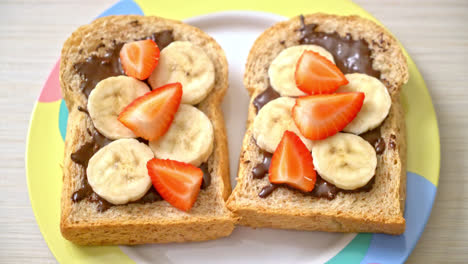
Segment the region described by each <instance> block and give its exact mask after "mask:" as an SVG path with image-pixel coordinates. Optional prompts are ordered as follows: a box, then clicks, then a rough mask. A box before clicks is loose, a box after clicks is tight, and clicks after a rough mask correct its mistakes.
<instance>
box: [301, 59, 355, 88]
mask: <svg viewBox="0 0 468 264" xmlns="http://www.w3.org/2000/svg"><path fill="white" fill-rule="evenodd" d="M295 78H296V85H297V88H299V89H300V90H301V91H303V92H304V93H307V94H331V93H333V92H335V91H336V89H338V87H340V86H341V85H345V84H348V80H346V78H345V76H344V75H343V73H342V72H341V71H340V69H338V67H336V65H335V64H333V63H332V62H331V61H330V60H328V59H327V58H325V57H323V56H322V55H320V54H318V53H317V52H314V51H310V50H306V51H304V53H302V55H301V57H300V58H299V60H298V61H297V65H296V72H295Z"/></svg>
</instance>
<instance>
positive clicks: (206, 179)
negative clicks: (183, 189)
mask: <svg viewBox="0 0 468 264" xmlns="http://www.w3.org/2000/svg"><path fill="white" fill-rule="evenodd" d="M200 169H201V170H202V171H203V181H202V185H201V188H202V189H205V188H208V186H210V184H211V174H210V171H209V170H208V163H203V164H202V165H200Z"/></svg>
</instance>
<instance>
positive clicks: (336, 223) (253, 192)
mask: <svg viewBox="0 0 468 264" xmlns="http://www.w3.org/2000/svg"><path fill="white" fill-rule="evenodd" d="M304 24H305V25H307V24H316V25H317V26H316V27H315V31H318V32H325V33H334V32H336V33H338V34H339V35H340V36H341V37H344V36H346V34H350V35H351V37H352V39H354V40H358V39H363V40H365V41H366V42H367V43H368V47H369V49H370V52H371V58H372V59H373V61H372V68H373V69H374V70H376V71H380V80H381V81H382V82H383V83H384V84H385V86H386V88H387V89H388V91H389V94H390V96H391V98H392V106H391V109H390V112H389V115H388V116H387V118H386V119H385V121H384V122H383V124H382V125H381V127H380V133H381V137H382V138H383V139H384V141H385V142H386V149H385V151H384V153H382V154H381V155H378V157H377V169H376V173H375V177H374V179H375V180H374V184H373V187H372V189H371V190H370V191H369V192H356V193H343V192H340V193H338V194H337V196H336V198H335V199H332V200H327V199H324V198H316V197H312V196H307V195H304V194H302V193H300V192H299V191H296V190H291V189H288V188H277V189H276V190H275V191H274V192H273V193H272V194H271V195H270V196H268V197H267V198H260V197H259V192H260V190H261V189H262V188H263V187H265V186H267V185H268V184H269V180H268V177H264V178H263V179H253V175H252V169H253V168H254V167H255V166H256V165H257V164H259V163H260V162H262V160H263V152H262V150H260V149H259V147H258V146H257V145H256V143H255V140H254V138H253V136H252V125H253V120H254V118H255V116H256V109H255V107H254V105H253V99H254V98H255V97H256V96H257V95H259V94H260V93H262V92H263V91H265V90H266V89H267V87H268V85H269V79H268V72H267V71H268V68H269V65H270V64H271V62H272V60H273V59H274V58H275V57H276V56H277V55H278V54H279V53H280V52H281V51H282V50H283V49H285V48H287V47H290V46H294V45H299V44H300V43H299V40H300V28H301V25H302V24H301V19H300V17H294V18H292V19H290V20H288V21H284V22H280V23H277V24H275V25H274V26H272V27H270V28H269V29H267V30H266V31H264V32H263V33H262V34H261V35H260V36H259V37H258V38H257V40H256V41H255V43H254V45H253V46H252V48H251V50H250V54H249V56H248V59H247V63H246V69H245V75H244V85H245V87H246V88H247V90H248V92H249V95H250V98H251V101H250V102H251V103H250V105H249V111H248V119H247V129H246V133H245V137H244V140H243V145H242V150H241V155H240V161H239V171H238V177H237V185H236V187H235V189H234V191H233V193H232V194H231V196H230V198H229V200H228V208H229V209H231V210H232V211H233V212H234V213H235V214H236V215H237V216H238V217H240V224H241V225H246V226H251V227H270V228H283V229H298V230H320V231H330V232H377V233H388V234H401V233H403V232H404V230H405V219H404V218H403V212H404V205H405V196H406V139H405V121H404V114H403V111H402V107H401V103H400V89H401V86H402V85H403V84H404V83H406V82H407V80H408V76H409V74H408V68H407V63H406V60H405V57H404V56H403V53H402V51H401V49H400V47H399V44H398V42H397V41H396V40H395V38H394V37H392V36H391V35H390V34H389V33H388V32H387V31H386V30H385V29H384V28H382V27H381V26H379V25H377V24H375V23H374V22H372V21H369V20H366V19H363V18H360V17H358V16H347V17H346V16H335V15H327V14H311V15H306V16H304Z"/></svg>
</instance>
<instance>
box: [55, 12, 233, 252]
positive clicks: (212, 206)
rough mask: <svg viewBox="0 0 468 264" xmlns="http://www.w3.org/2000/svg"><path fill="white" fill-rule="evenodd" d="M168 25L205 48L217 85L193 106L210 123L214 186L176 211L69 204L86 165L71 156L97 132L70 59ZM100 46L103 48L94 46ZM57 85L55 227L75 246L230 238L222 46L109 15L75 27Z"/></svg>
mask: <svg viewBox="0 0 468 264" xmlns="http://www.w3.org/2000/svg"><path fill="white" fill-rule="evenodd" d="M163 30H172V32H173V36H174V40H185V41H190V42H192V43H194V44H195V45H198V46H200V47H202V48H203V50H204V51H205V53H206V54H207V55H208V56H209V57H210V59H211V60H212V62H213V64H214V66H215V74H216V77H215V87H214V89H213V91H212V92H211V94H210V95H209V96H208V97H207V98H206V99H204V100H203V101H202V102H201V103H200V104H199V105H198V106H197V107H198V108H199V109H200V110H201V111H203V112H204V113H205V114H206V115H207V116H208V118H209V119H210V120H211V122H212V124H213V127H214V136H215V140H214V151H213V153H212V155H211V156H210V158H209V160H208V161H207V164H208V170H209V172H210V174H211V178H212V180H211V184H210V186H209V187H208V188H206V189H204V190H201V191H200V194H199V195H198V198H197V201H196V203H195V205H194V206H193V208H192V209H191V210H190V211H189V212H188V213H186V212H183V211H180V210H178V209H176V208H174V207H173V206H171V205H170V204H169V203H167V202H165V201H158V202H153V203H148V204H128V205H122V206H114V207H111V208H110V209H109V210H107V211H105V212H98V211H97V210H96V204H95V203H92V202H89V201H87V200H86V199H85V200H82V201H80V202H77V203H74V202H72V200H71V196H72V193H73V192H74V191H76V190H77V189H78V186H80V184H81V178H82V177H83V174H84V172H85V170H84V169H85V168H83V167H82V166H81V165H78V164H76V163H74V162H73V161H72V160H71V158H70V155H71V154H72V153H74V152H75V151H76V150H77V149H79V148H80V146H81V145H83V144H84V143H85V142H87V141H89V140H90V139H91V137H90V135H89V133H88V132H87V129H92V130H94V127H93V124H92V121H91V119H90V118H89V117H88V115H86V114H85V113H83V112H80V111H78V110H77V107H78V106H86V101H87V100H86V97H85V96H84V94H83V93H82V92H81V90H80V84H81V82H82V77H81V76H80V75H79V74H78V73H77V72H76V71H75V70H74V68H73V66H74V64H75V63H78V62H82V61H84V60H85V59H86V58H87V57H89V56H91V55H94V54H98V55H99V56H102V55H103V54H104V53H105V51H106V48H108V47H112V46H113V45H114V44H115V43H124V42H128V41H132V40H135V39H141V38H144V37H147V36H150V35H151V34H153V33H156V32H160V31H163ZM102 45H105V47H106V48H99V47H100V46H101V47H102ZM60 84H61V87H62V94H63V95H64V98H65V101H66V104H67V107H68V109H69V118H68V127H67V136H66V140H65V156H64V163H63V190H62V200H61V209H62V210H61V219H60V228H61V231H62V234H63V236H64V237H65V238H66V239H68V240H70V241H72V242H75V243H77V244H83V245H102V244H142V243H166V242H185V241H201V240H209V239H215V238H219V237H224V236H228V235H229V234H230V233H231V232H232V230H233V229H234V224H235V218H234V217H233V215H232V213H231V212H230V211H229V210H227V208H226V206H225V200H226V199H227V197H228V196H229V194H230V192H231V186H230V181H229V164H228V162H229V159H228V150H227V141H226V131H225V126H224V120H223V114H222V112H221V108H220V104H221V101H222V99H223V96H224V94H225V93H226V89H227V87H228V64H227V61H226V57H225V54H224V51H223V50H222V49H221V47H220V46H219V45H218V43H216V41H215V40H214V39H213V38H211V37H209V36H208V35H207V34H206V33H204V32H203V31H201V30H200V29H198V28H195V27H192V26H189V25H187V24H184V23H181V22H178V21H173V20H168V19H164V18H159V17H143V16H109V17H104V18H100V19H97V20H95V21H94V22H92V23H91V24H89V25H85V26H82V27H80V28H78V29H77V30H76V31H75V32H74V33H73V34H72V35H71V36H70V37H69V38H68V39H67V41H66V42H65V44H64V46H63V49H62V57H61V63H60Z"/></svg>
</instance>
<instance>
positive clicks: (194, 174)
mask: <svg viewBox="0 0 468 264" xmlns="http://www.w3.org/2000/svg"><path fill="white" fill-rule="evenodd" d="M146 167H147V168H148V174H149V176H150V177H151V181H152V182H153V186H154V188H156V190H157V191H158V193H159V194H160V195H161V197H162V198H163V199H164V200H166V201H167V202H168V203H170V204H171V205H172V206H174V207H176V208H178V209H180V210H183V211H188V210H190V208H192V206H193V204H194V203H195V201H196V200H197V196H198V193H199V192H200V187H201V184H202V179H203V172H202V170H201V169H200V168H197V167H195V166H193V165H191V164H187V163H183V162H179V161H175V160H162V159H156V158H154V159H152V160H150V161H148V163H147V164H146Z"/></svg>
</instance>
